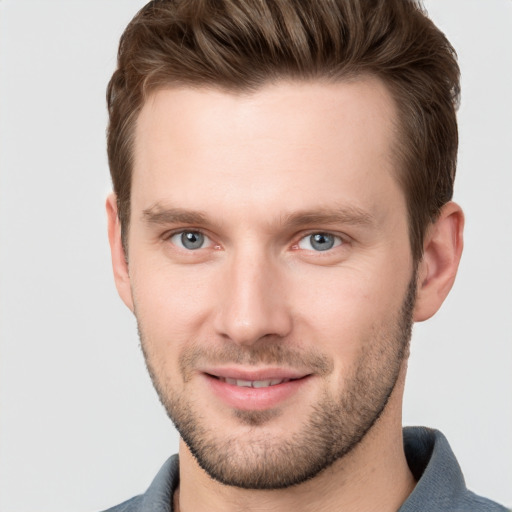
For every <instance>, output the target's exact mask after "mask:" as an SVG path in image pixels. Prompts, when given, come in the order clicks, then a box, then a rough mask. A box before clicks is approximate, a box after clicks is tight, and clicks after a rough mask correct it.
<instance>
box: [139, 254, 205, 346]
mask: <svg viewBox="0 0 512 512" xmlns="http://www.w3.org/2000/svg"><path fill="white" fill-rule="evenodd" d="M146 261H147V263H148V264H147V265H143V266H141V265H138V266H136V265H134V269H136V270H134V271H133V272H132V273H131V282H132V291H133V298H134V303H135V312H136V315H137V320H138V322H139V324H140V327H141V329H143V333H144V335H145V336H146V338H148V339H149V340H150V341H151V344H152V345H153V346H154V347H155V349H157V350H166V349H168V348H172V350H173V352H176V349H178V350H179V348H180V347H181V346H182V345H183V344H185V343H186V342H187V341H188V340H190V339H191V338H192V339H196V338H198V337H201V335H202V332H201V330H202V329H204V326H205V318H206V317H207V316H208V314H209V311H210V309H211V305H212V304H213V303H214V299H215V297H214V293H212V287H211V286H208V285H207V284H206V283H208V282H209V281H210V282H211V279H210V280H208V279H207V278H206V276H205V275H204V272H201V270H200V269H198V268H195V269H193V270H194V271H191V269H186V268H182V267H176V266H174V267H173V266H170V265H151V262H150V261H149V260H146Z"/></svg>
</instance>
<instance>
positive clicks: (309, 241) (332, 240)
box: [298, 233, 342, 251]
mask: <svg viewBox="0 0 512 512" xmlns="http://www.w3.org/2000/svg"><path fill="white" fill-rule="evenodd" d="M341 244H342V240H341V238H340V237H339V236H336V235H332V234H330V233H311V234H310V235H308V236H305V237H304V238H301V239H300V240H299V243H298V247H299V248H300V249H305V250H307V251H328V250H329V249H332V248H333V247H337V246H338V245H341Z"/></svg>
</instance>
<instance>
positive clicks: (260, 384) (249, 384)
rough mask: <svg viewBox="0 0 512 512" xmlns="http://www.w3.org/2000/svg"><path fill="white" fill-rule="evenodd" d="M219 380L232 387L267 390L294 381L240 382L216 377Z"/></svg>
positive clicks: (240, 380) (239, 380)
mask: <svg viewBox="0 0 512 512" xmlns="http://www.w3.org/2000/svg"><path fill="white" fill-rule="evenodd" d="M218 379H219V380H221V381H222V382H225V383H226V384H231V385H232V386H238V387H243V388H268V387H270V386H276V385H277V384H283V383H284V382H290V381H291V380H294V379H267V380H242V379H230V378H228V377H218Z"/></svg>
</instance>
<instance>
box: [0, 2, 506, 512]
mask: <svg viewBox="0 0 512 512" xmlns="http://www.w3.org/2000/svg"><path fill="white" fill-rule="evenodd" d="M142 4H143V2H142V1H140V0H108V1H106V0H83V1H77V0H60V1H59V0H53V1H51V0H45V1H43V0H38V1H37V0H34V1H28V0H1V1H0V170H1V174H0V273H1V274H0V277H1V282H0V341H1V345H0V510H1V511H3V512H27V511H29V510H38V511H51V512H64V511H66V512H67V511H70V510H73V511H76V512H82V511H83V512H85V511H94V510H98V509H102V508H105V507H107V506H110V505H113V504H115V503H118V502H120V501H122V500H124V499H127V498H129V497H131V496H132V495H134V494H136V493H139V492H141V491H143V490H144V489H145V488H146V486H147V485H148V484H149V482H150V480H151V479H152V477H153V476H154V474H155V473H156V471H157V470H158V468H159V467H160V465H161V464H162V463H163V462H164V460H165V459H166V458H167V457H168V455H169V454H171V453H173V452H175V451H176V449H177V435H176V433H175V431H174V429H173V427H172V426H171V424H170V422H169V420H168V419H167V417H166V416H165V414H164V412H163V409H162V408H161V406H160V404H159V403H158V400H157V398H156V394H155V393H154V391H153V389H152V387H151V384H150V382H149V379H148V377H147V376H146V371H145V368H144V365H143V361H142V356H141V354H140V351H139V348H138V340H137V337H136V334H135V323H134V320H133V319H132V317H131V314H130V313H129V312H128V310H127V309H126V308H125V307H124V306H123V305H122V303H121V301H120V300H119V299H118V297H117V294H116V291H115V288H114V284H113V279H112V277H111V270H110V260H109V251H108V245H107V237H106V219H105V214H104V207H103V204H104V199H105V197H106V195H107V193H108V191H109V189H110V184H109V178H108V169H107V163H106V155H105V149H104V146H105V144H104V130H105V124H106V112H105V101H104V96H105V86H106V83H107V80H108V78H109V76H110V74H111V72H112V71H113V69H114V65H115V53H116V46H117V42H118V39H119V36H120V35H121V32H122V30H123V28H124V26H125V25H126V23H127V22H128V21H129V19H131V17H132V15H133V14H134V13H135V12H136V10H137V9H138V8H139V7H140V6H142ZM426 5H427V8H428V10H429V12H430V14H431V16H432V17H433V19H434V20H435V21H436V22H437V23H438V25H439V26H440V27H441V28H442V29H443V30H444V31H445V32H446V33H447V35H448V37H449V38H450V39H451V41H452V43H453V44H454V46H455V47H456V48H457V50H458V53H459V56H460V64H461V67H462V72H463V103H462V108H461V110H460V115H459V119H460V135H461V150H460V158H459V162H460V163H459V171H458V173H459V175H458V183H457V188H456V199H457V200H458V201H459V202H460V203H461V204H462V205H463V207H464V208H465V210H466V215H467V230H466V249H465V254H464V257H463V262H462V265H461V268H460V274H459V278H458V280H457V282H456V285H455V288H454V290H453V292H452V294H451V296H450V297H449V299H448V300H447V302H446V304H445V305H444V307H443V309H442V310H441V311H440V313H439V314H438V315H437V317H435V318H434V319H433V320H431V321H429V322H427V323H425V324H421V325H418V326H416V328H415V332H414V336H413V345H412V359H411V363H410V372H409V378H408V388H407V392H406V396H405V412H404V422H405V424H422V425H429V426H435V427H438V428H440V429H441V430H442V431H443V432H444V433H445V434H446V435H447V437H448V438H449V440H450V442H451V444H452V446H453V448H454V450H455V452H456V454H457V456H458V458H459V462H460V464H461V466H462V467H463V468H464V471H465V474H466V479H467V482H468V485H469V486H470V487H472V488H473V490H475V491H476V492H478V493H482V494H484V495H487V496H490V497H493V498H495V499H497V500H500V501H502V502H504V503H505V504H507V505H508V506H511V505H512V435H511V434H512V398H511V396H512V375H511V366H512V265H511V254H512V229H511V227H510V219H512V200H511V198H512V156H511V155H512V154H511V144H512V93H511V91H512V68H511V62H512V51H511V50H512V30H511V27H512V2H511V1H510V0H458V1H456V0H430V1H428V2H427V3H426Z"/></svg>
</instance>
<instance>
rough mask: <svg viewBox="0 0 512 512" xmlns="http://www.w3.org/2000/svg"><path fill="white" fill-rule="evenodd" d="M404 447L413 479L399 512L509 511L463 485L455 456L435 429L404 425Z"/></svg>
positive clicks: (445, 440)
mask: <svg viewBox="0 0 512 512" xmlns="http://www.w3.org/2000/svg"><path fill="white" fill-rule="evenodd" d="M404 449H405V455H406V458H407V463H408V464H409V468H410V470H411V472H412V473H413V475H414V477H415V479H416V481H417V483H416V488H415V489H414V491H413V492H412V494H411V495H410V496H409V498H408V499H407V500H406V502H405V503H404V504H403V505H402V507H401V508H400V512H420V511H421V512H424V511H426V510H428V511H430V512H444V511H448V510H449V511H450V512H469V511H470V512H510V511H509V510H508V509H507V508H505V507H503V506H502V505H500V504H498V503H496V502H494V501H491V500H489V499H487V498H484V497H482V496H477V495H476V494H475V493H473V492H471V491H470V490H468V489H467V487H466V484H465V481H464V476H463V474H462V471H461V468H460V466H459V464H458V462H457V459H456V458H455V455H454V453H453V451H452V449H451V448H450V445H449V443H448V441H447V439H446V438H445V436H444V435H443V434H442V433H441V432H439V431H438V430H434V429H429V428H423V427H407V428H405V429H404Z"/></svg>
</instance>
